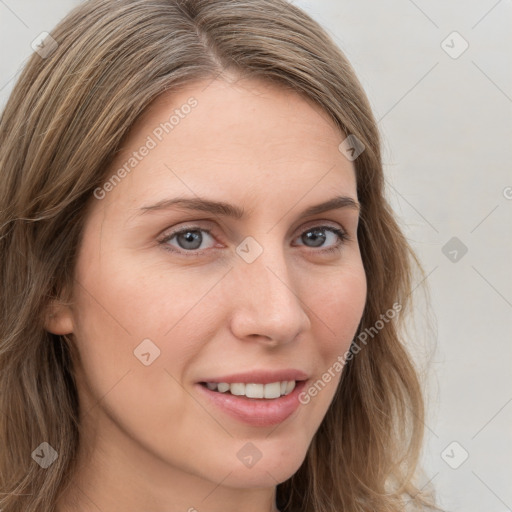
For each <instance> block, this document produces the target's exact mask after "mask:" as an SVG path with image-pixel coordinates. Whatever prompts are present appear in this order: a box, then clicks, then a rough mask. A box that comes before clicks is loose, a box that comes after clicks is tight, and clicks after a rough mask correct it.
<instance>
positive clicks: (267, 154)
mask: <svg viewBox="0 0 512 512" xmlns="http://www.w3.org/2000/svg"><path fill="white" fill-rule="evenodd" d="M42 48H44V51H42V50H41V51H38V52H37V53H36V54H34V55H33V56H32V57H31V59H30V61H29V62H28V64H27V66H26V68H25V70H24V72H23V74H22V76H21V77H20V79H19V82H18V83H17V85H16V86H15V88H14V91H13V93H12V95H11V97H10V99H9V101H8V103H7V105H6V108H5V111H4V113H3V116H2V119H1V122H0V141H1V146H2V152H1V156H0V173H1V183H2V185H1V187H0V191H1V192H0V193H1V196H0V212H1V213H0V226H1V233H0V240H1V253H2V260H1V261H2V265H1V269H2V270H1V276H2V299H1V300H2V308H1V315H2V317H1V322H0V325H1V338H0V339H1V356H0V361H1V374H0V375H1V379H2V383H1V395H0V396H1V411H2V414H1V415H0V422H1V423H0V432H1V437H2V442H3V445H4V450H3V451H2V454H1V456H0V475H1V476H0V481H1V493H2V494H1V499H0V508H2V509H3V510H5V511H7V510H8V511H11V510H12V511H22V510H23V511H34V512H35V511H41V510H45V511H46V510H48V511H50V510H51V511H57V512H72V511H78V510H101V511H103V512H110V511H114V510H121V509H122V510H124V511H131V510H148V511H149V510H151V511H155V512H164V511H165V512H175V511H181V510H188V511H195V510H197V511H200V512H202V511H209V512H216V511H220V510H222V511H229V510H244V511H251V512H252V511H254V512H261V511H275V510H280V511H282V512H284V511H308V512H310V511H311V512H313V511H315V512H324V511H325V512H327V511H341V510H344V511H351V512H355V511H361V512H362V511H368V510H376V511H377V510H378V511H390V512H391V511H392V512H397V511H401V510H406V509H407V510H409V509H416V508H418V509H419V508H421V507H426V506H430V507H432V508H435V505H434V504H433V503H431V502H430V499H429V498H428V497H424V496H422V495H421V494H420V492H419V490H418V489H417V487H416V485H415V483H414V482H415V480H414V476H415V474H416V470H417V462H418V459H419V452H420V448H421V443H422V427H423V423H422V418H423V414H424V411H423V402H422V397H421V389H420V386H419V382H418V378H417V375H416V372H415V369H414V366H413V364H412V362H411V360H410V358H409V356H408V354H407V350H406V348H405V347H404V341H403V340H402V339H401V337H400V334H399V331H400V330H399V326H400V323H401V321H402V317H403V315H404V313H405V312H406V311H407V310H408V300H409V294H410V291H411V272H412V266H411V262H413V261H415V258H414V255H413V253H412V251H411V249H410V247H409V246H408V245H407V242H406V240H405V238H404V236H403V234H402V233H401V231H400V229H399V228H398V226H397V223H396V221H395V219H394V217H393V213H392V211H391V209H390V207H389V205H388V204H387V202H386V200H385V198H384V179H383V174H382V164H381V157H380V151H379V136H378V131H377V128H376V124H375V121H374V118H373V116H372V113H371V110H370V107H369V104H368V101H367V99H366V96H365V94H364V92H363V90H362V88H361V86H360V84H359V82H358V81H357V78H356V77H355V75H354V73H353V71H352V69H351V67H350V65H349V63H348V62H347V60H346V59H345V57H344V56H343V54H342V53H341V52H340V50H339V49H338V48H337V47H336V46H335V45H334V43H333V42H332V41H331V40H330V39H329V37H328V36H327V35H326V33H325V32H324V31H323V30H322V29H321V28H320V27H319V26H318V24H317V23H315V22H314V21H313V20H311V19H310V18H309V17H308V16H307V15H306V14H305V13H304V12H302V11H301V10H299V9H298V8H296V7H294V6H293V5H290V4H289V3H287V2H285V1H281V0H250V1H243V2H242V1H236V0H213V1H212V0H182V1H179V0H152V1H147V0H115V1H112V0H92V1H88V2H85V3H83V4H81V5H80V6H79V7H77V8H76V9H75V10H74V11H72V12H71V13H70V14H69V15H68V16H67V17H66V18H65V19H64V20H63V21H62V22H61V23H60V24H59V25H58V26H57V27H56V28H55V30H54V31H52V33H51V36H50V38H47V40H45V41H44V42H43V44H42Z"/></svg>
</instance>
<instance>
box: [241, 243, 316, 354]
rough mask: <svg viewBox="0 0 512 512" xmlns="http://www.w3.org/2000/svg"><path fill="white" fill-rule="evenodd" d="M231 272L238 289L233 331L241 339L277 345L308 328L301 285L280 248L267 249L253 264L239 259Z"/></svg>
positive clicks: (308, 320) (293, 337) (288, 341)
mask: <svg viewBox="0 0 512 512" xmlns="http://www.w3.org/2000/svg"><path fill="white" fill-rule="evenodd" d="M232 272H233V273H234V275H233V276H232V277H234V278H235V280H236V284H235V287H236V289H235V290H234V294H233V299H232V301H231V304H232V305H233V309H232V316H231V330H232V333H233V334H234V335H235V336H236V337H237V338H238V339H243V340H250V339H253V340H257V341H259V342H261V343H265V344H266V345H269V346H277V345H282V344H285V343H290V342H292V341H293V340H295V339H296V338H297V337H298V336H299V334H301V333H302V332H304V331H306V330H307V329H309V327H310V325H311V322H310V319H309V316H308V315H307V314H306V310H307V306H306V305H305V304H304V302H303V299H302V297H301V296H300V291H301V290H300V287H299V284H300V283H297V282H296V279H295V280H294V279H293V278H292V277H291V272H290V268H289V264H288V263H287V262H286V260H285V256H284V254H283V251H282V250H281V249H275V250H272V251H271V250H270V249H269V248H268V247H267V248H266V249H264V251H263V253H262V254H261V255H260V256H259V257H258V258H257V259H256V260H255V261H253V262H252V263H247V262H246V261H244V260H242V259H241V258H240V259H239V260H238V261H237V263H236V265H235V268H234V269H233V271H232Z"/></svg>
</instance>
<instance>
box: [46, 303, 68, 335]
mask: <svg viewBox="0 0 512 512" xmlns="http://www.w3.org/2000/svg"><path fill="white" fill-rule="evenodd" d="M44 328H45V329H46V330H47V331H48V332H51V333H52V334H71V333H72V332H73V313H72V311H71V308H70V307H69V306H66V305H65V304H62V303H59V302H57V301H52V303H51V304H50V305H49V306H48V308H47V310H46V314H45V322H44Z"/></svg>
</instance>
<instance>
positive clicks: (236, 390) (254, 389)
mask: <svg viewBox="0 0 512 512" xmlns="http://www.w3.org/2000/svg"><path fill="white" fill-rule="evenodd" d="M299 382H302V381H299ZM199 384H200V385H201V386H203V387H206V388H207V389H209V390H210V391H214V392H217V393H228V394H230V395H234V396H241V397H246V398H259V399H264V400H275V399H276V398H280V397H282V396H286V395H289V394H290V393H291V392H292V391H293V390H294V389H295V387H296V385H297V381H295V380H283V381H276V382H270V383H267V384H263V383H257V382H247V383H245V382H233V383H229V382H200V383H199Z"/></svg>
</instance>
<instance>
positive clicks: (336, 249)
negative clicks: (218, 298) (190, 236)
mask: <svg viewBox="0 0 512 512" xmlns="http://www.w3.org/2000/svg"><path fill="white" fill-rule="evenodd" d="M315 230H325V231H331V232H332V233H334V234H336V235H337V236H338V242H337V243H336V245H334V246H332V247H328V248H326V249H318V250H317V251H316V252H320V253H324V254H325V253H337V252H339V251H341V249H342V247H343V245H344V243H345V242H348V241H350V240H351V238H350V237H349V235H348V234H347V233H346V232H345V231H344V230H343V229H339V228H335V227H333V226H323V225H320V226H313V227H311V228H308V229H306V230H305V231H303V232H302V233H301V235H303V234H305V233H307V232H308V231H315ZM189 231H204V232H205V233H208V234H209V235H210V236H211V237H212V238H213V235H212V233H211V231H210V230H209V229H205V228H201V227H199V226H187V227H185V228H182V229H180V230H178V231H174V232H172V233H170V234H168V235H165V236H164V237H163V238H161V239H160V240H158V244H159V245H161V246H162V248H163V249H164V250H165V251H168V252H172V253H174V254H182V255H185V256H186V257H189V256H198V255H201V254H202V253H203V252H204V251H205V250H207V249H203V250H196V251H186V250H177V249H175V248H171V246H170V245H168V244H167V242H169V241H170V240H172V239H173V238H174V237H176V236H178V235H181V234H182V233H187V232H189ZM301 235H299V236H301ZM310 249H312V250H314V247H311V248H310Z"/></svg>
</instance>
